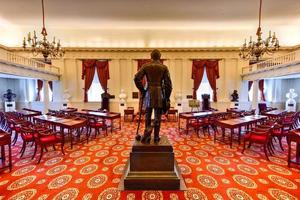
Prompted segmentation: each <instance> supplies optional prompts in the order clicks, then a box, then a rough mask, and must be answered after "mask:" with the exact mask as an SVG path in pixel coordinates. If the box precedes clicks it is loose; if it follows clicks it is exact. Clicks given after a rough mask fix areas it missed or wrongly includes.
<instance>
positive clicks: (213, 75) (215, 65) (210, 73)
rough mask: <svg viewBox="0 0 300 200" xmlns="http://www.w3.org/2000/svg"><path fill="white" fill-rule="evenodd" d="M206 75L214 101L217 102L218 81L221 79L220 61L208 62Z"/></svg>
mask: <svg viewBox="0 0 300 200" xmlns="http://www.w3.org/2000/svg"><path fill="white" fill-rule="evenodd" d="M206 74H207V79H208V82H209V84H210V87H211V88H212V90H213V100H214V102H217V79H218V78H219V77H220V76H219V61H218V60H207V62H206Z"/></svg>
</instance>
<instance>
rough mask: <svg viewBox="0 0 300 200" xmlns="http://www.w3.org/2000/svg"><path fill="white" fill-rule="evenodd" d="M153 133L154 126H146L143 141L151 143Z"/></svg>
mask: <svg viewBox="0 0 300 200" xmlns="http://www.w3.org/2000/svg"><path fill="white" fill-rule="evenodd" d="M151 133H152V128H146V129H145V131H144V135H143V137H142V139H141V143H143V144H149V143H150V141H151Z"/></svg>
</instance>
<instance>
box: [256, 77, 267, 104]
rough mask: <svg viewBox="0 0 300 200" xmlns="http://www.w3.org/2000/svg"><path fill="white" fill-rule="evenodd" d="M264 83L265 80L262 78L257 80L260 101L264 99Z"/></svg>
mask: <svg viewBox="0 0 300 200" xmlns="http://www.w3.org/2000/svg"><path fill="white" fill-rule="evenodd" d="M264 83H265V81H264V80H263V79H262V80H259V81H258V89H259V91H260V96H261V100H262V101H266V98H265V94H264Z"/></svg>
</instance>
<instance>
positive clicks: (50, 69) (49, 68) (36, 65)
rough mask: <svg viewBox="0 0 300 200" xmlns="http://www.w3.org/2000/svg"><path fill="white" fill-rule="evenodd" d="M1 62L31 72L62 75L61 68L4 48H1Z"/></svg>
mask: <svg viewBox="0 0 300 200" xmlns="http://www.w3.org/2000/svg"><path fill="white" fill-rule="evenodd" d="M0 61H2V62H5V63H9V64H12V65H16V66H20V67H23V68H27V69H31V70H37V71H40V72H45V73H51V74H55V75H60V70H59V67H55V66H53V65H49V64H46V63H43V62H40V61H37V60H34V59H30V58H26V57H24V56H20V55H17V54H15V53H12V52H10V51H8V50H5V49H2V48H0Z"/></svg>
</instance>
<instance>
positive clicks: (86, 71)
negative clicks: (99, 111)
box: [81, 60, 96, 102]
mask: <svg viewBox="0 0 300 200" xmlns="http://www.w3.org/2000/svg"><path fill="white" fill-rule="evenodd" d="M95 64H96V60H83V61H82V76H81V78H82V79H84V102H88V91H89V89H90V87H91V85H92V82H93V79H94V75H95Z"/></svg>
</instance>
